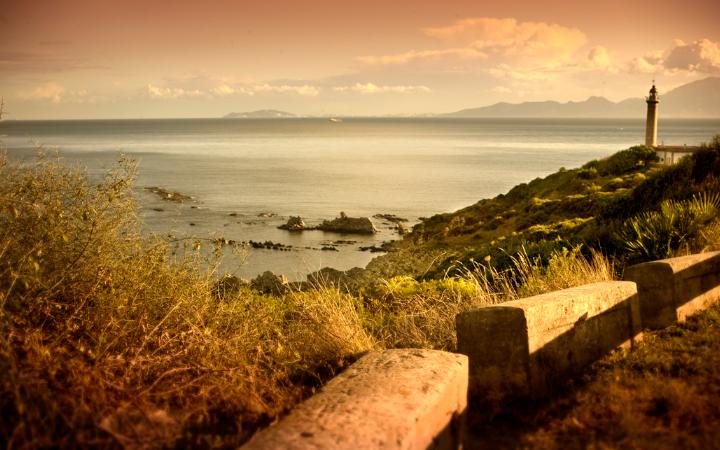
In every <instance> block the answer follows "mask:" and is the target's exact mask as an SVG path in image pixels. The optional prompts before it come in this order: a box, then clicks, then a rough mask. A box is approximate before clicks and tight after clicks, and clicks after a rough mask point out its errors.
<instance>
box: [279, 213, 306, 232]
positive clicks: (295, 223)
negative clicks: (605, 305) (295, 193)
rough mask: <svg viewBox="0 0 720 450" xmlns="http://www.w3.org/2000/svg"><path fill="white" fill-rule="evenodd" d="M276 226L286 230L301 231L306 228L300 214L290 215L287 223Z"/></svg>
mask: <svg viewBox="0 0 720 450" xmlns="http://www.w3.org/2000/svg"><path fill="white" fill-rule="evenodd" d="M278 228H280V229H281V230H288V231H302V230H307V229H308V228H307V226H306V225H305V221H304V220H303V218H302V217H300V216H290V218H289V219H288V221H287V223H286V224H284V225H280V226H279V227H278Z"/></svg>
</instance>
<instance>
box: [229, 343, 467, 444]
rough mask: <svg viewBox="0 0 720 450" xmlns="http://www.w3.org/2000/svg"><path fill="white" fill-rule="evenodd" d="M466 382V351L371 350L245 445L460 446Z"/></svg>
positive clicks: (465, 402)
mask: <svg viewBox="0 0 720 450" xmlns="http://www.w3.org/2000/svg"><path fill="white" fill-rule="evenodd" d="M467 383H468V359H467V357H466V356H464V355H459V354H454V353H448V352H443V351H438V350H418V349H395V350H385V351H380V352H373V353H369V354H367V355H365V356H363V357H362V358H361V359H360V360H358V361H357V362H356V363H354V364H353V365H351V366H350V367H349V368H348V369H347V370H345V371H344V372H343V373H341V374H340V375H338V376H337V377H335V378H333V379H332V380H331V381H330V382H328V383H327V384H326V385H325V386H324V387H323V388H322V389H321V390H320V392H319V393H317V394H315V395H314V396H312V397H310V398H309V399H307V400H305V401H304V402H302V403H301V404H300V405H298V406H297V407H296V408H294V409H293V410H292V411H291V412H290V414H289V415H288V416H286V417H285V418H283V419H282V420H280V421H279V422H278V423H276V424H274V425H271V426H270V427H269V428H267V429H265V430H262V431H260V432H258V433H257V434H255V436H253V438H252V439H251V440H250V441H249V442H248V443H247V444H245V445H244V446H243V447H241V448H242V449H244V450H255V449H377V448H384V449H423V450H424V449H428V448H433V449H445V448H448V449H449V448H458V447H459V445H460V434H461V428H462V421H463V420H464V413H465V410H466V408H467V385H468V384H467Z"/></svg>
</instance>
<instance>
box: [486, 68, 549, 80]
mask: <svg viewBox="0 0 720 450" xmlns="http://www.w3.org/2000/svg"><path fill="white" fill-rule="evenodd" d="M485 72H487V73H488V74H490V75H492V76H494V77H495V78H500V79H509V80H512V81H548V80H551V79H554V78H555V76H556V73H555V72H554V71H552V70H547V69H529V70H519V69H515V68H513V67H511V66H509V65H507V64H499V65H497V66H495V67H492V68H489V69H487V70H485Z"/></svg>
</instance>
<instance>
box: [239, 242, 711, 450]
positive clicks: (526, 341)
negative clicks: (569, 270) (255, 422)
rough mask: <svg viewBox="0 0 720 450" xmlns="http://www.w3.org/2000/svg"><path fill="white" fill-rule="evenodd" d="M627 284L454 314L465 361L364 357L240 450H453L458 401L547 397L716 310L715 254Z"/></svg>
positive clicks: (638, 272)
mask: <svg viewBox="0 0 720 450" xmlns="http://www.w3.org/2000/svg"><path fill="white" fill-rule="evenodd" d="M625 278H626V279H628V280H632V281H610V282H602V283H594V284H589V285H585V286H579V287H575V288H570V289H564V290H561V291H555V292H551V293H548V294H543V295H538V296H534V297H529V298H525V299H521V300H517V301H511V302H506V303H502V304H499V305H492V306H488V307H484V308H480V309H477V310H473V311H467V312H464V313H461V314H459V315H458V317H457V337H458V351H459V352H460V353H462V354H464V355H467V356H464V355H459V354H453V353H447V352H441V351H436V350H416V349H401V350H386V351H381V352H373V353H370V354H368V355H366V356H364V357H363V358H361V359H360V360H359V361H358V362H356V363H355V364H353V365H352V366H350V367H349V368H348V369H347V370H346V371H345V372H343V373H342V374H340V375H339V376H337V377H336V378H334V379H333V380H331V381H330V382H329V383H328V384H327V385H326V386H325V387H323V389H322V390H321V391H320V393H318V394H316V395H315V396H313V397H311V398H310V399H308V400H306V401H305V402H303V403H301V404H300V405H299V406H298V407H296V408H295V409H294V410H293V411H292V412H291V413H290V414H289V415H288V416H287V417H285V418H284V419H282V420H281V421H280V422H278V423H277V424H275V425H272V426H270V427H269V428H267V429H265V430H263V431H260V432H258V433H257V434H256V435H255V436H254V437H253V438H252V439H251V440H250V441H249V442H248V443H247V444H246V445H245V446H243V447H242V448H243V449H247V450H249V449H325V448H327V449H330V448H332V449H375V448H387V449H452V448H459V447H460V446H461V440H462V431H463V424H464V415H465V413H466V409H467V401H468V392H470V398H473V397H476V396H483V397H484V398H485V399H495V400H497V399H502V398H504V397H506V396H507V395H509V394H511V395H515V396H520V397H528V396H529V397H543V396H547V395H552V393H553V391H554V389H555V388H556V387H557V386H558V384H559V383H563V382H564V381H565V380H567V378H568V377H569V376H572V375H574V374H575V373H577V372H579V371H580V370H582V369H583V368H584V367H585V366H587V365H588V364H590V363H592V362H593V361H595V360H597V359H599V358H600V357H602V356H603V355H604V354H605V353H607V352H609V351H611V350H613V349H615V348H617V347H620V346H628V345H630V346H632V345H633V344H634V342H635V341H636V340H638V339H639V338H641V336H642V334H641V333H642V329H643V328H651V329H657V328H662V327H666V326H668V325H671V324H673V323H676V322H677V321H682V320H684V319H685V317H687V316H688V315H690V314H692V313H694V312H696V311H697V310H699V309H702V308H705V307H707V306H709V305H710V304H711V303H713V302H715V301H717V300H718V299H720V252H713V253H704V254H698V255H691V256H686V257H681V258H673V259H666V260H661V261H654V262H650V263H646V264H640V265H637V266H633V267H630V268H628V269H627V270H626V273H625ZM636 283H637V284H636ZM468 389H469V391H468ZM471 407H472V405H471Z"/></svg>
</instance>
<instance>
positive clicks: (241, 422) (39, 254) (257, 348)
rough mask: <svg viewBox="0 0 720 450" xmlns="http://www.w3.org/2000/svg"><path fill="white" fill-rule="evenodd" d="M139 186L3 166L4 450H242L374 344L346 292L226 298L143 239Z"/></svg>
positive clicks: (192, 259) (192, 258)
mask: <svg viewBox="0 0 720 450" xmlns="http://www.w3.org/2000/svg"><path fill="white" fill-rule="evenodd" d="M133 174H134V166H133V164H132V163H131V162H128V161H123V162H122V163H121V164H120V166H119V167H118V168H117V169H115V170H113V171H111V172H110V173H109V174H108V175H107V176H106V177H105V178H104V179H102V180H99V181H98V182H92V181H90V180H89V179H88V178H87V176H86V174H85V173H84V171H83V170H81V169H78V168H71V167H67V166H64V165H62V164H60V163H58V162H57V161H53V160H50V159H48V158H45V157H41V158H40V159H38V160H37V161H34V162H30V163H17V164H16V163H12V164H11V163H9V162H8V160H7V159H6V157H4V156H2V155H0V412H1V414H2V419H1V420H0V446H1V447H6V446H15V447H24V446H25V447H51V448H54V447H73V448H74V447H87V446H98V447H120V446H125V447H148V448H161V447H173V446H179V447H213V446H215V447H228V448H229V447H237V446H238V445H240V444H241V443H242V442H243V441H244V440H246V439H247V438H248V437H249V436H250V435H251V434H252V432H253V431H254V430H255V429H256V428H257V427H259V426H262V425H264V424H267V423H268V422H269V421H271V420H272V419H273V418H275V417H277V416H278V415H279V414H281V413H282V412H283V411H284V410H286V409H287V408H288V407H289V406H291V405H292V404H294V403H295V402H297V401H298V400H300V399H301V398H302V397H303V396H304V395H308V394H309V393H310V392H311V390H312V389H313V388H315V387H317V386H318V384H319V383H320V382H321V381H323V380H324V379H326V378H327V377H329V376H331V375H332V371H333V370H334V369H335V368H337V367H338V366H341V365H342V364H344V362H343V361H344V360H345V359H347V358H352V357H353V355H355V354H357V353H358V352H362V351H366V350H367V349H368V348H370V347H371V346H373V345H374V342H373V340H372V339H371V338H370V337H369V336H368V335H367V333H365V331H364V330H363V328H362V326H360V325H361V321H360V317H361V312H362V311H361V309H358V308H357V305H356V302H354V301H353V300H352V299H350V298H348V297H347V296H343V295H340V294H339V293H337V292H328V291H323V292H319V293H314V294H313V293H308V294H302V295H300V294H298V295H296V296H287V297H283V298H278V297H264V296H260V295H258V294H253V293H251V292H250V291H248V290H245V289H240V290H238V291H236V292H234V293H233V292H228V291H226V292H224V295H223V296H222V299H219V298H218V296H217V289H216V288H215V287H216V285H217V283H216V277H215V274H214V269H213V267H215V265H216V264H215V263H216V262H215V261H213V260H212V259H207V260H206V259H204V258H203V257H201V255H200V253H199V252H197V251H194V250H193V248H192V247H193V244H192V243H191V242H190V243H188V245H187V246H185V247H182V246H181V248H179V249H177V250H178V251H176V252H175V256H171V255H172V253H173V250H174V249H172V248H171V247H170V246H169V244H168V243H167V242H164V241H162V240H159V239H157V238H154V237H143V236H142V234H141V233H140V224H139V222H138V220H137V215H136V210H135V206H134V201H133V197H132V189H131V186H132V180H133ZM320 343H321V344H322V345H316V344H320ZM317 367H322V368H323V371H314V370H315V369H314V368H317ZM313 371H314V372H313ZM308 372H313V376H312V377H308V376H307V374H308ZM297 379H301V380H303V382H302V383H298V382H296V381H294V380H297Z"/></svg>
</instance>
